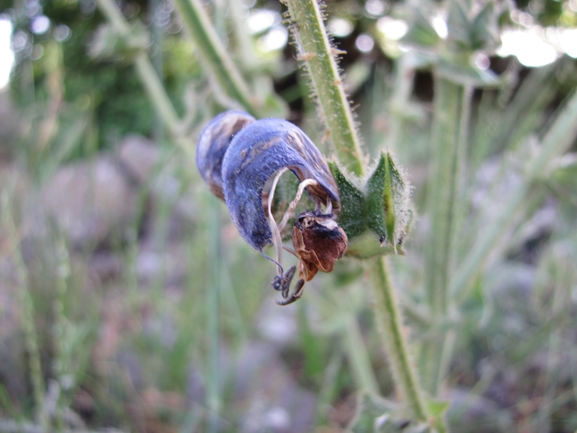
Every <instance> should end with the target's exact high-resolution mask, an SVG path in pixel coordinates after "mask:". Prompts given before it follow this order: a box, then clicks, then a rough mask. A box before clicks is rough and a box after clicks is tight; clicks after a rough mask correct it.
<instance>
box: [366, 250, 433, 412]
mask: <svg viewBox="0 0 577 433" xmlns="http://www.w3.org/2000/svg"><path fill="white" fill-rule="evenodd" d="M371 277H372V278H373V284H372V286H373V293H374V298H375V301H374V310H375V314H376V316H377V322H378V325H379V330H380V331H381V333H382V335H383V338H384V341H385V345H386V348H387V353H388V355H389V362H390V364H391V370H392V371H393V377H394V379H395V383H396V385H397V387H398V389H399V392H400V393H401V395H402V397H403V400H404V401H406V402H408V403H409V404H410V405H411V410H412V412H413V415H414V416H415V418H416V419H418V420H419V421H427V418H428V414H427V409H426V406H425V403H424V399H423V393H422V391H421V387H420V385H419V381H418V378H417V375H416V373H415V369H414V368H413V364H412V361H411V358H410V356H409V350H408V347H407V343H406V341H405V336H404V335H403V330H402V321H401V314H400V309H399V307H398V302H397V300H396V298H395V293H394V289H393V286H392V283H391V279H390V276H389V271H388V262H387V260H386V257H384V256H383V257H380V258H377V259H375V261H374V262H373V263H372V266H371Z"/></svg>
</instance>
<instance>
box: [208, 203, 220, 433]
mask: <svg viewBox="0 0 577 433" xmlns="http://www.w3.org/2000/svg"><path fill="white" fill-rule="evenodd" d="M208 200H209V203H210V204H209V210H210V217H209V222H208V225H209V227H208V242H209V245H208V247H209V254H208V257H209V260H210V265H209V266H210V282H209V284H208V287H207V289H208V311H207V313H208V317H207V328H208V335H209V340H210V347H209V355H208V363H209V379H208V381H207V382H208V392H207V406H208V409H209V413H210V416H209V421H208V430H207V431H208V432H210V433H216V432H217V431H218V419H219V411H220V396H219V381H220V379H219V357H220V354H219V340H220V334H219V329H218V316H219V307H218V299H219V291H220V285H221V272H222V266H221V260H222V257H221V247H220V212H219V207H220V203H219V202H218V200H216V199H214V197H210V198H209V199H208Z"/></svg>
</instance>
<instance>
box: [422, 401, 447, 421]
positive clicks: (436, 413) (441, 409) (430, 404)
mask: <svg viewBox="0 0 577 433" xmlns="http://www.w3.org/2000/svg"><path fill="white" fill-rule="evenodd" d="M450 405H451V404H450V403H449V402H448V401H441V400H428V401H427V408H428V409H429V414H430V415H431V416H432V417H433V418H440V417H442V416H444V415H445V412H447V410H448V409H449V406H450Z"/></svg>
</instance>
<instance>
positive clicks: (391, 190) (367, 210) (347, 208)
mask: <svg viewBox="0 0 577 433" xmlns="http://www.w3.org/2000/svg"><path fill="white" fill-rule="evenodd" d="M329 166H330V169H331V172H332V174H333V176H334V178H335V181H336V183H337V186H338V188H339V195H340V199H341V203H340V207H341V209H340V213H339V217H338V222H339V225H340V226H341V227H342V228H343V230H344V231H345V233H346V234H347V236H348V238H349V248H348V251H347V255H350V256H353V257H358V258H369V257H373V256H377V255H383V254H391V253H394V254H404V251H403V248H402V244H403V240H404V238H405V236H406V234H407V230H408V225H409V223H410V220H411V217H412V211H411V209H410V206H409V195H410V187H409V185H408V183H407V182H406V181H405V180H404V179H403V176H402V174H401V171H400V170H399V169H398V168H397V166H396V164H395V162H394V159H393V157H392V155H391V154H390V153H389V152H388V151H383V152H382V153H381V156H380V157H379V160H378V162H377V164H376V166H375V168H374V170H373V171H372V173H371V174H370V175H369V176H368V178H367V179H366V180H363V181H360V180H359V179H351V178H350V177H349V175H347V174H345V173H344V172H343V171H342V170H341V169H340V168H339V166H338V165H337V164H336V163H335V162H329Z"/></svg>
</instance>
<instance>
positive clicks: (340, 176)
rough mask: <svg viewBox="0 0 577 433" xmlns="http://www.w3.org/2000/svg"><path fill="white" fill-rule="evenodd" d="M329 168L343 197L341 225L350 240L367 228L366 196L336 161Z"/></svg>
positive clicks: (341, 197) (340, 214)
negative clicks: (365, 214) (365, 213)
mask: <svg viewBox="0 0 577 433" xmlns="http://www.w3.org/2000/svg"><path fill="white" fill-rule="evenodd" d="M329 168H330V169H331V172H332V174H333V177H334V178H335V181H336V183H337V187H338V189H339V197H340V199H341V200H340V201H341V203H340V212H339V225H340V226H341V227H342V229H343V230H344V231H345V233H346V234H347V237H348V238H349V241H350V240H351V239H353V238H355V237H356V236H359V235H360V234H361V233H363V232H364V231H365V230H366V221H365V216H364V209H365V203H364V202H365V197H364V194H363V193H362V192H361V191H360V190H359V188H357V186H355V185H354V183H353V182H351V181H350V180H349V179H348V178H347V177H346V176H345V175H344V173H343V172H342V171H341V170H340V168H339V167H338V165H337V163H336V162H329Z"/></svg>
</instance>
